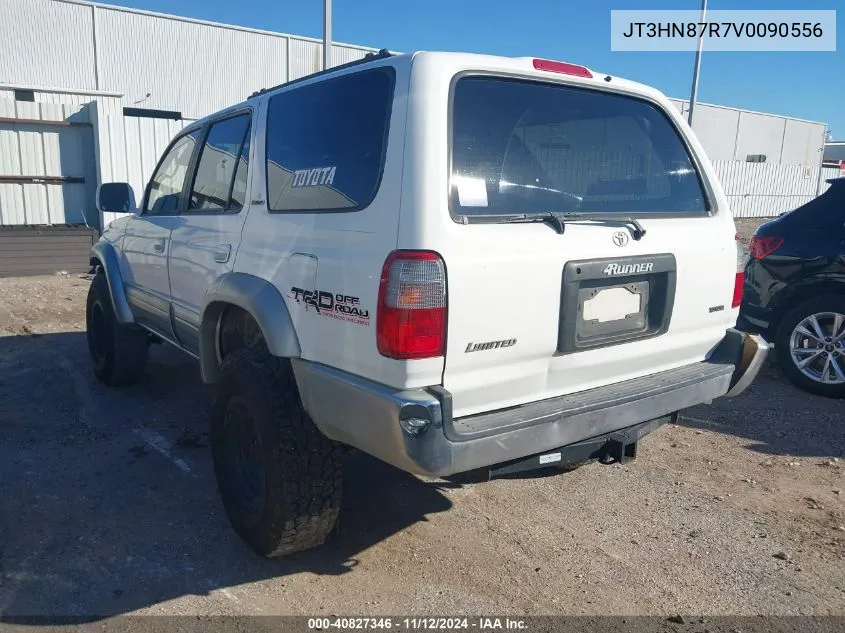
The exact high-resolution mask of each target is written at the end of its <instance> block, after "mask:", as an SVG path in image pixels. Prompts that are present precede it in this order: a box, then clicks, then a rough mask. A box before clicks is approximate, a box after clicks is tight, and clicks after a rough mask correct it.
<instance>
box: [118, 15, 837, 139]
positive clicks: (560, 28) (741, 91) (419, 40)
mask: <svg viewBox="0 0 845 633" xmlns="http://www.w3.org/2000/svg"><path fill="white" fill-rule="evenodd" d="M108 3H109V4H119V5H123V6H129V7H134V8H138V9H146V10H150V11H159V12H162V13H173V14H178V15H184V16H188V17H193V18H199V19H204V20H213V21H216V22H224V23H228V24H239V25H243V26H249V27H254V28H261V29H267V30H271V31H281V32H284V33H293V34H296V35H307V36H311V37H322V6H323V3H322V0H241V1H240V2H233V1H232V0H180V1H179V2H174V1H173V0H120V1H111V0H109V1H108ZM699 7H700V2H699V0H647V1H646V0H637V1H634V0H615V1H609V0H580V1H578V2H573V1H571V0H333V14H334V20H333V36H334V38H333V39H335V40H337V41H341V42H347V43H351V44H361V45H365V46H374V47H377V48H390V49H391V50H399V51H405V52H408V51H413V50H452V51H472V52H479V53H492V54H498V55H508V56H537V57H547V58H551V59H560V60H566V61H572V62H576V63H581V64H584V65H586V66H589V67H591V68H593V69H595V70H598V71H601V72H606V73H609V74H613V75H618V76H622V77H626V78H629V79H634V80H637V81H642V82H644V83H647V84H651V85H653V86H656V87H657V88H659V89H660V90H662V91H663V92H665V93H666V94H668V95H669V96H672V97H679V98H688V97H689V92H690V82H691V73H692V67H693V60H694V53H692V52H677V53H640V52H636V53H634V52H612V51H611V50H610V10H611V9H698V8H699ZM837 7H839V8H842V9H843V10H842V11H840V12H839V15H838V16H837V17H838V18H839V19H838V20H837V22H838V24H837V27H838V28H837V51H836V52H826V53H809V52H808V53H745V52H743V53H738V52H732V53H728V52H718V53H717V52H710V53H705V55H704V57H703V61H702V66H701V83H700V86H699V100H700V101H704V102H707V103H717V104H722V105H730V106H735V107H741V108H747V109H750V110H758V111H761V112H772V113H776V114H785V115H789V116H794V117H799V118H803V119H810V120H813V121H821V122H824V123H827V124H828V125H829V128H830V130H831V131H832V133H833V136H834V137H835V138H836V139H837V140H845V36H843V35H841V32H842V31H843V30H845V25H843V19H842V17H841V16H842V15H845V5H843V4H842V3H841V2H840V0H744V1H742V2H737V0H710V2H709V8H710V9H836V8H837Z"/></svg>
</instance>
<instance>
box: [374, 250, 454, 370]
mask: <svg viewBox="0 0 845 633" xmlns="http://www.w3.org/2000/svg"><path fill="white" fill-rule="evenodd" d="M376 341H377V344H378V351H379V353H380V354H381V355H382V356H387V357H388V358H399V359H414V358H433V357H436V356H443V354H444V353H445V351H446V268H445V266H444V265H443V259H442V258H441V257H440V255H438V254H437V253H433V252H430V251H394V252H392V253H391V254H390V255H388V257H387V260H386V261H385V262H384V267H383V268H382V271H381V282H380V284H379V292H378V311H377V313H376Z"/></svg>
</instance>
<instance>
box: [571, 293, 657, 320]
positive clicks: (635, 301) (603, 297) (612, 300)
mask: <svg viewBox="0 0 845 633" xmlns="http://www.w3.org/2000/svg"><path fill="white" fill-rule="evenodd" d="M642 308H643V296H642V294H640V293H639V292H636V291H635V290H631V289H630V288H629V287H627V286H617V287H616V288H606V289H604V290H600V291H599V292H598V294H596V295H595V296H594V297H592V298H591V299H587V300H586V301H585V302H584V311H583V319H584V320H585V321H593V322H598V323H607V322H608V321H619V320H620V319H625V318H631V317H633V316H636V315H637V314H639V313H640V312H641V311H642Z"/></svg>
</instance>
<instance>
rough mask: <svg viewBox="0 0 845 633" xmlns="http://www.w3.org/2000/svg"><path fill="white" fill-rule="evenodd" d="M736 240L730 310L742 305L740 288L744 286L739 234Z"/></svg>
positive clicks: (743, 267)
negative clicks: (732, 293)
mask: <svg viewBox="0 0 845 633" xmlns="http://www.w3.org/2000/svg"><path fill="white" fill-rule="evenodd" d="M735 240H736V275H735V276H734V296H733V299H732V300H731V308H738V307H739V306H740V305H741V304H742V287H743V286H744V285H745V250H743V248H742V242H741V241H740V237H739V234H737V235H736V237H735Z"/></svg>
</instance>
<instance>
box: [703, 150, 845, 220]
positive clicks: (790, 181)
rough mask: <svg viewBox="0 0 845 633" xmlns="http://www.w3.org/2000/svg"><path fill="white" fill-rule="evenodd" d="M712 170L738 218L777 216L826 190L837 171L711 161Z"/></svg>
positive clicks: (794, 166)
mask: <svg viewBox="0 0 845 633" xmlns="http://www.w3.org/2000/svg"><path fill="white" fill-rule="evenodd" d="M713 167H714V169H715V170H716V174H717V175H718V177H719V180H720V181H721V183H722V188H723V189H724V191H725V195H726V196H727V197H728V201H729V202H730V205H731V211H732V212H733V215H734V217H737V218H765V217H776V216H778V215H780V214H781V213H785V212H786V211H791V210H792V209H795V208H796V207H799V206H801V205H802V204H805V203H807V202H809V201H810V200H812V199H813V198H815V197H816V195H817V194H819V193H824V192H825V191H827V188H828V186H829V185H828V184H827V182H826V180H827V179H829V178H836V177H837V176H838V175H839V170H837V169H820V168H819V167H804V166H801V165H768V164H766V163H746V162H741V161H713Z"/></svg>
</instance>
